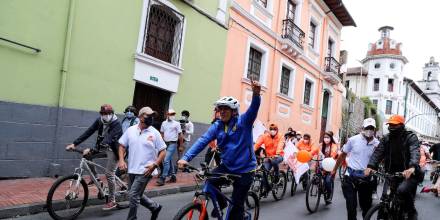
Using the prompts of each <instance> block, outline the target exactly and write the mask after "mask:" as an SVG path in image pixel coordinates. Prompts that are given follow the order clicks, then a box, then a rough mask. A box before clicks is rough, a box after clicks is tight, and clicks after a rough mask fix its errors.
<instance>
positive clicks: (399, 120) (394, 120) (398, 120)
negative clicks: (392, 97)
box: [387, 115, 405, 125]
mask: <svg viewBox="0 0 440 220" xmlns="http://www.w3.org/2000/svg"><path fill="white" fill-rule="evenodd" d="M387 124H393V125H398V124H405V118H404V117H403V116H401V115H392V116H391V117H390V119H388V122H387Z"/></svg>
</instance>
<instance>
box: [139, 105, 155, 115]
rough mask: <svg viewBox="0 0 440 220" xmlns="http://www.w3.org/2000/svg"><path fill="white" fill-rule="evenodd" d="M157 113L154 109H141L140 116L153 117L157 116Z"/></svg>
mask: <svg viewBox="0 0 440 220" xmlns="http://www.w3.org/2000/svg"><path fill="white" fill-rule="evenodd" d="M155 113H156V112H155V111H153V109H151V108H150V107H148V106H146V107H143V108H141V110H140V111H139V115H142V114H147V115H152V114H155Z"/></svg>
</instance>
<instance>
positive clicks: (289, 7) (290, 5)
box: [287, 0, 296, 21]
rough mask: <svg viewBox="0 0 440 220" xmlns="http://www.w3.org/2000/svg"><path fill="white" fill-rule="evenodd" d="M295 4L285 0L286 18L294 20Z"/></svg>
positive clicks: (290, 0)
mask: <svg viewBox="0 0 440 220" xmlns="http://www.w3.org/2000/svg"><path fill="white" fill-rule="evenodd" d="M295 11H296V4H295V3H294V2H293V1H292V0H288V1H287V19H291V20H292V21H295Z"/></svg>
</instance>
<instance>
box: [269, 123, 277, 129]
mask: <svg viewBox="0 0 440 220" xmlns="http://www.w3.org/2000/svg"><path fill="white" fill-rule="evenodd" d="M271 129H272V130H278V126H277V125H276V124H270V126H269V130H271Z"/></svg>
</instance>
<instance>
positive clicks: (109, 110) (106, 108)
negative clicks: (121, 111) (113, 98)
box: [99, 104, 114, 114]
mask: <svg viewBox="0 0 440 220" xmlns="http://www.w3.org/2000/svg"><path fill="white" fill-rule="evenodd" d="M113 113H114V111H113V107H112V106H111V105H109V104H104V105H101V110H100V111H99V114H113Z"/></svg>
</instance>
